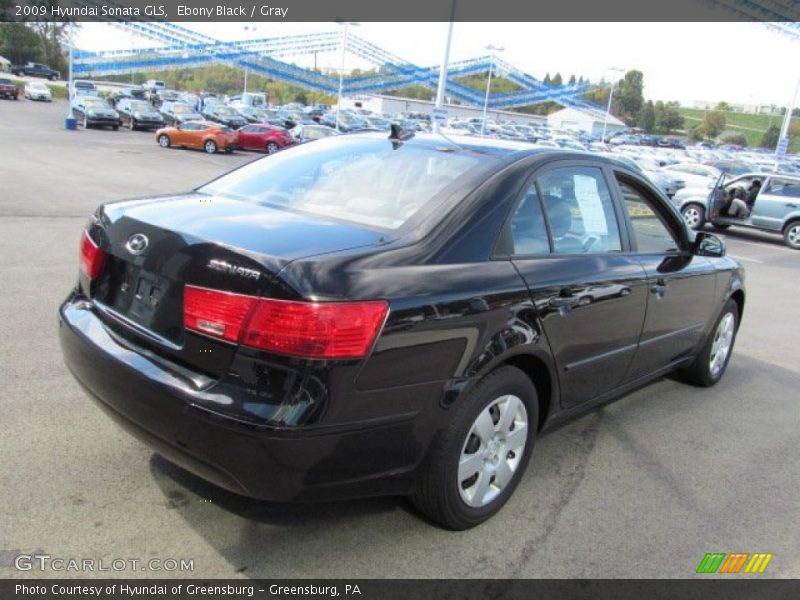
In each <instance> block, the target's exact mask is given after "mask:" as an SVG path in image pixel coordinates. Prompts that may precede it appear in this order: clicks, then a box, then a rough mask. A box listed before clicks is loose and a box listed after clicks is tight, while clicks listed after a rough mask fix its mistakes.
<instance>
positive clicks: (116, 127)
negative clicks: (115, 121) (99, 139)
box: [111, 125, 119, 131]
mask: <svg viewBox="0 0 800 600" xmlns="http://www.w3.org/2000/svg"><path fill="white" fill-rule="evenodd" d="M111 129H113V130H114V131H116V130H117V129H119V125H112V126H111Z"/></svg>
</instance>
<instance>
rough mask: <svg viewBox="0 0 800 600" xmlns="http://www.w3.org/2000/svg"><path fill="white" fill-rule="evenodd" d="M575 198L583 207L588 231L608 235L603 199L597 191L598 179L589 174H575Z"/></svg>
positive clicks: (583, 215) (582, 210)
mask: <svg viewBox="0 0 800 600" xmlns="http://www.w3.org/2000/svg"><path fill="white" fill-rule="evenodd" d="M573 182H574V184H575V200H577V202H578V206H580V209H581V218H582V219H583V227H584V230H585V232H586V233H593V234H596V235H608V223H607V222H606V215H605V213H604V212H603V201H602V199H601V198H600V193H599V192H598V191H597V180H596V179H595V178H594V177H591V176H588V175H577V174H576V175H573Z"/></svg>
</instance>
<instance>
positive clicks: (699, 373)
mask: <svg viewBox="0 0 800 600" xmlns="http://www.w3.org/2000/svg"><path fill="white" fill-rule="evenodd" d="M727 315H731V316H732V317H733V323H732V325H733V331H732V337H731V340H730V347H729V348H728V351H727V353H726V355H725V358H724V360H723V361H722V364H721V365H720V367H719V369H718V370H716V371H713V370H712V368H711V359H712V351H713V347H714V343H715V341H716V339H717V336H718V334H719V330H720V324H721V323H722V321H723V319H725V318H726V316H727ZM738 331H739V306H738V305H737V304H736V302H735V301H734V300H732V299H730V300H728V301H727V302H726V303H725V306H723V307H722V311H721V312H720V314H719V316H718V317H717V320H716V321H714V327H713V328H712V329H711V331H710V332H709V334H708V337H707V338H706V341H705V343H703V347H702V348H701V349H700V352H699V353H698V354H697V357H695V359H694V362H693V363H692V364H691V365H689V366H688V367H685V368H683V369H681V370H680V371H679V372H678V374H679V375H680V377H681V379H683V380H684V381H685V382H687V383H691V384H693V385H696V386H699V387H711V386H712V385H715V384H716V383H717V382H718V381H719V380H720V379H722V376H723V375H724V374H725V371H726V369H727V368H728V363H729V362H730V360H731V355H732V354H733V347H734V345H735V344H736V334H737V332H738Z"/></svg>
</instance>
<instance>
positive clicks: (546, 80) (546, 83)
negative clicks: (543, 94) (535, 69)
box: [542, 73, 550, 85]
mask: <svg viewBox="0 0 800 600" xmlns="http://www.w3.org/2000/svg"><path fill="white" fill-rule="evenodd" d="M542 82H543V83H544V84H545V85H550V73H547V74H546V75H545V76H544V79H543V80H542Z"/></svg>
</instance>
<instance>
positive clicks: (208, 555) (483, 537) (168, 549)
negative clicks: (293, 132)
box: [0, 100, 800, 578]
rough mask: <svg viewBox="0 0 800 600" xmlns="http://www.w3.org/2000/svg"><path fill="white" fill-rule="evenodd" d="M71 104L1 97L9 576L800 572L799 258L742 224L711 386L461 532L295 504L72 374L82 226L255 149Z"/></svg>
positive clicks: (557, 470)
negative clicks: (105, 566) (734, 330)
mask: <svg viewBox="0 0 800 600" xmlns="http://www.w3.org/2000/svg"><path fill="white" fill-rule="evenodd" d="M65 113H66V105H65V103H64V101H61V102H55V103H53V104H52V105H47V104H36V103H33V102H27V101H22V100H20V101H18V102H12V101H0V140H2V144H3V146H2V150H1V151H0V190H2V191H1V192H0V256H2V257H3V259H2V261H0V281H2V287H3V292H2V295H0V318H2V319H3V321H4V322H3V324H2V328H0V330H2V342H0V361H1V362H2V365H3V377H2V378H0V407H2V408H1V410H2V418H0V455H1V456H2V457H3V460H2V469H0V515H2V518H0V577H30V576H47V577H49V576H59V577H60V576H84V575H86V574H85V573H80V572H63V571H62V572H54V571H48V572H45V573H40V572H39V571H38V570H33V571H27V572H20V571H17V570H16V569H14V568H13V566H12V563H13V558H14V557H15V556H17V555H18V554H34V553H39V554H42V553H43V554H48V555H50V556H52V557H60V558H76V559H83V558H91V559H95V560H99V559H103V560H104V561H106V562H107V563H109V562H110V561H111V560H112V559H120V558H121V559H139V560H141V561H146V560H148V559H150V558H159V559H167V558H175V559H181V558H184V559H193V561H194V571H193V572H191V571H185V572H180V573H172V572H163V571H162V572H153V571H149V570H136V571H131V570H125V571H121V572H110V573H104V575H106V576H126V577H130V576H167V575H170V576H183V577H188V576H195V577H199V576H202V577H209V578H211V577H270V578H280V577H384V576H386V577H453V578H465V577H600V578H607V577H692V576H694V572H695V569H696V568H697V565H698V564H699V562H700V560H701V559H702V558H703V556H704V554H705V553H706V552H733V551H739V552H742V551H743V552H770V553H773V554H774V558H773V559H772V561H771V563H770V564H769V567H768V569H767V571H766V573H765V574H764V575H763V576H771V577H800V527H798V526H797V523H798V520H799V518H800V502H799V501H798V498H800V461H798V453H799V452H800V403H799V402H798V398H800V393H798V390H800V360H798V349H797V340H798V339H800V318H798V312H800V311H799V310H798V291H799V290H800V283H798V282H800V252H793V251H791V250H789V249H786V248H785V247H783V246H782V244H781V241H780V238H778V237H771V236H768V235H762V234H752V233H746V232H741V231H735V230H730V231H729V232H727V234H726V235H725V237H726V239H727V242H728V248H729V253H730V254H732V255H733V256H735V257H737V258H738V259H740V260H741V261H742V263H743V264H744V266H745V267H746V269H747V286H748V299H747V305H746V307H745V314H744V321H743V325H742V328H741V330H740V333H739V338H738V341H737V346H736V349H735V353H734V355H733V359H732V361H731V363H730V367H729V369H728V372H727V374H726V376H725V378H724V379H723V381H722V382H721V383H720V384H719V385H717V386H716V387H715V388H713V389H710V390H703V389H696V388H692V387H687V386H685V385H683V384H681V383H679V382H677V381H675V380H673V379H669V378H665V379H661V380H659V381H657V382H655V383H653V384H651V385H649V386H647V387H646V388H644V389H641V390H639V391H638V392H636V393H634V394H631V395H629V396H627V397H625V398H623V399H622V400H620V401H618V402H616V403H614V404H611V405H609V406H607V407H605V408H603V409H601V410H598V411H595V412H593V413H591V414H589V415H587V416H585V417H583V418H581V419H579V420H577V421H575V422H573V423H571V424H570V425H568V426H566V427H564V428H562V429H561V430H559V431H557V432H555V433H552V434H550V435H548V436H546V437H543V438H542V439H540V440H539V441H538V445H537V447H536V449H535V451H534V454H533V459H532V461H531V464H530V466H529V468H528V471H527V473H526V474H525V476H524V478H523V480H522V482H521V485H520V486H519V488H518V490H517V492H516V494H515V495H514V496H513V498H512V499H511V501H510V502H509V503H508V504H507V506H506V507H505V508H504V509H503V510H502V511H501V513H500V514H499V515H497V516H496V517H495V518H494V519H492V520H491V521H489V522H488V523H486V524H484V525H482V526H480V527H478V528H476V529H473V530H470V531H466V532H461V533H452V532H447V531H443V530H441V529H438V528H436V527H434V526H432V525H430V524H429V523H427V522H425V521H423V520H422V519H420V518H419V517H418V516H417V515H416V514H415V512H414V511H413V509H412V508H411V507H410V505H409V504H408V503H407V502H406V501H405V500H402V499H392V498H388V499H376V500H361V501H352V502H340V503H333V504H320V505H301V506H296V505H279V504H269V503H263V502H257V501H252V500H248V499H244V498H241V497H238V496H235V495H233V494H230V493H228V492H225V491H223V490H220V489H217V488H215V487H213V486H211V485H209V484H207V483H205V482H203V481H201V480H199V479H197V478H196V477H194V476H192V475H190V474H188V473H186V472H184V471H182V470H180V469H178V468H176V467H174V466H171V465H170V464H169V463H167V462H166V461H164V460H163V459H161V458H159V457H158V456H156V455H154V454H153V453H152V452H151V451H150V450H148V448H146V447H145V446H143V445H142V444H140V443H139V442H137V441H135V440H134V439H133V438H131V437H129V436H128V435H127V434H126V433H124V432H123V431H122V430H120V429H118V428H117V426H115V425H114V424H113V423H112V422H111V421H110V420H109V419H108V418H107V417H106V416H105V415H104V414H102V413H101V412H100V411H99V410H98V409H97V408H96V407H95V406H94V405H93V404H92V403H91V402H90V401H89V400H88V399H87V398H86V396H85V395H84V393H83V392H82V391H81V389H79V387H78V385H77V384H76V383H75V382H74V381H73V379H72V377H71V376H70V375H69V373H68V372H67V370H66V368H65V367H64V365H63V363H62V361H61V356H60V350H59V347H58V343H57V338H56V308H57V306H58V304H59V302H60V301H61V300H62V299H63V298H64V297H65V296H66V294H67V292H68V290H69V289H70V287H71V286H72V285H73V282H74V280H75V277H76V273H77V248H78V239H79V235H80V232H81V229H82V227H83V225H84V223H85V221H86V219H87V217H88V215H89V214H90V213H91V212H92V210H93V209H94V208H95V207H96V206H97V205H98V204H99V203H101V202H103V201H105V200H109V199H117V198H123V197H131V196H137V195H144V194H151V193H162V192H173V191H181V190H186V189H188V188H190V187H193V186H195V185H197V184H200V183H202V182H204V181H205V180H208V179H210V178H212V177H214V176H216V175H218V174H220V173H222V172H224V171H226V170H227V169H230V168H232V167H234V166H237V165H240V164H242V163H244V162H246V161H249V160H252V159H253V158H255V157H256V155H254V154H250V153H241V152H239V153H236V154H234V155H231V156H228V155H215V156H208V155H205V154H203V153H201V152H194V151H189V150H175V149H167V150H165V149H161V148H159V147H158V146H157V145H156V143H155V139H154V136H153V135H152V134H148V133H143V132H136V133H132V132H129V131H126V130H120V131H118V132H113V131H100V130H97V131H95V130H92V131H81V130H79V131H77V132H67V131H65V130H64V128H63V118H64V116H65Z"/></svg>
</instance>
